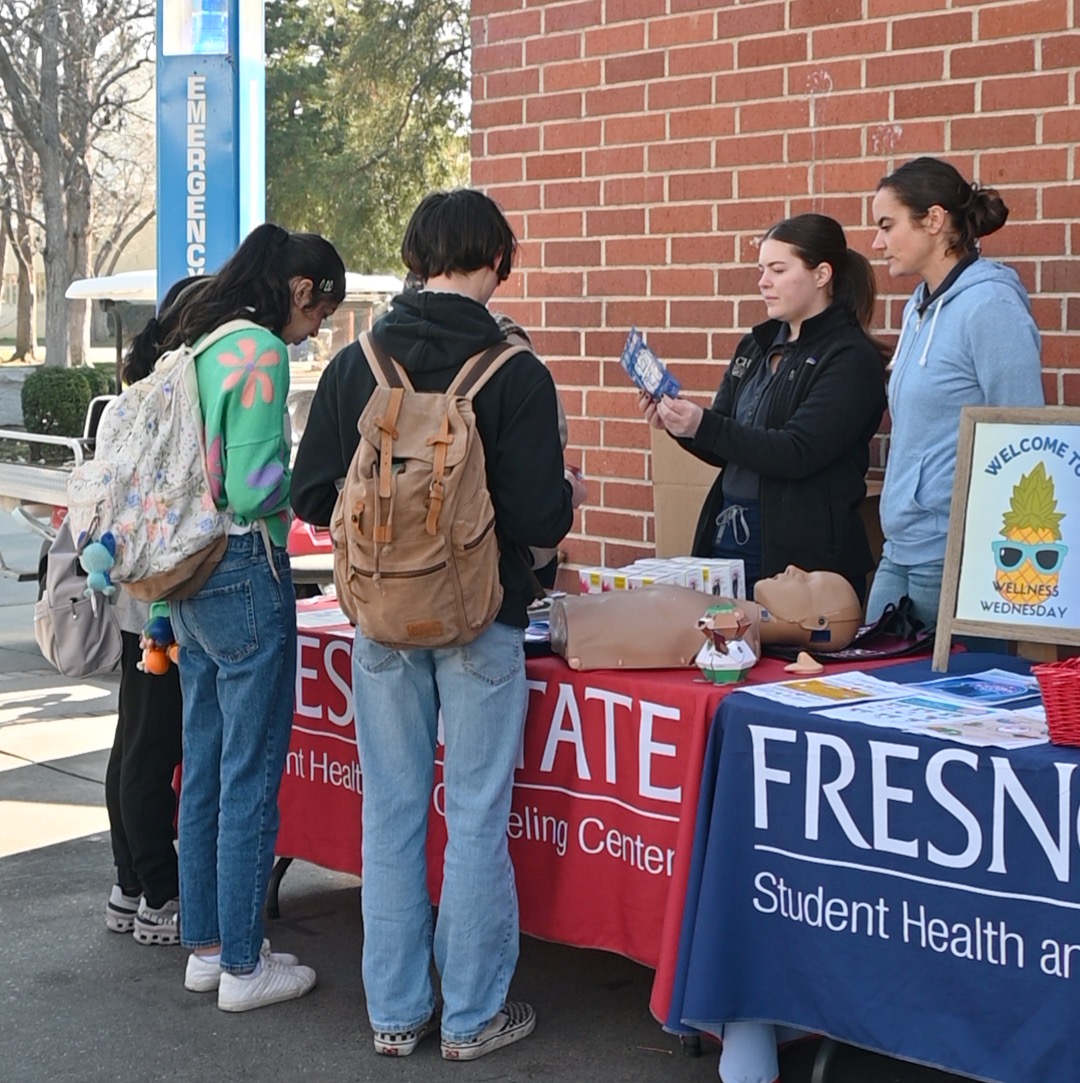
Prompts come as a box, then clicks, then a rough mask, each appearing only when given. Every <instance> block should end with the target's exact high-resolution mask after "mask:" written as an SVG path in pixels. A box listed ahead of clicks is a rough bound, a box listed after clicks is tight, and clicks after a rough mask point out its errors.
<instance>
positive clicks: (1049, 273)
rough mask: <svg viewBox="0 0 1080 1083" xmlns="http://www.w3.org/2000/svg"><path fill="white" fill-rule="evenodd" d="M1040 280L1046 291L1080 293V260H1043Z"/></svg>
mask: <svg viewBox="0 0 1080 1083" xmlns="http://www.w3.org/2000/svg"><path fill="white" fill-rule="evenodd" d="M1040 280H1041V283H1042V290H1043V292H1045V293H1080V260H1075V259H1067V260H1066V259H1062V260H1053V259H1048V260H1043V262H1042V264H1041V266H1040Z"/></svg>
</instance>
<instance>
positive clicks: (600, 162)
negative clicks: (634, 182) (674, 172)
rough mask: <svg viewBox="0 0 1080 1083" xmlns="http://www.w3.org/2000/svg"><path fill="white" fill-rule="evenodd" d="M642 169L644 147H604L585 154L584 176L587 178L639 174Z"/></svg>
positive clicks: (643, 164)
mask: <svg viewBox="0 0 1080 1083" xmlns="http://www.w3.org/2000/svg"><path fill="white" fill-rule="evenodd" d="M644 168H645V148H644V147H632V146H621V147H605V148H602V149H601V150H593V151H586V153H585V175H586V176H588V177H598V176H605V175H611V174H617V173H641V172H642V171H643V170H644Z"/></svg>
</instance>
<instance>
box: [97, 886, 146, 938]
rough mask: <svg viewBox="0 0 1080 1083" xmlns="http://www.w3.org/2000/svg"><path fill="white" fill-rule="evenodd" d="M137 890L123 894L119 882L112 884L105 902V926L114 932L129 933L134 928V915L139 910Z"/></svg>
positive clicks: (139, 896)
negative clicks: (129, 893) (131, 893)
mask: <svg viewBox="0 0 1080 1083" xmlns="http://www.w3.org/2000/svg"><path fill="white" fill-rule="evenodd" d="M141 898H142V896H141V894H140V893H139V892H136V893H135V894H134V895H125V894H124V892H123V890H122V889H121V887H120V885H119V884H113V886H112V891H110V892H109V901H108V902H107V903H106V904H105V927H106V928H108V929H112V931H113V932H114V933H130V932H131V930H132V929H134V928H135V915H136V914H137V913H138V912H139V900H140V899H141Z"/></svg>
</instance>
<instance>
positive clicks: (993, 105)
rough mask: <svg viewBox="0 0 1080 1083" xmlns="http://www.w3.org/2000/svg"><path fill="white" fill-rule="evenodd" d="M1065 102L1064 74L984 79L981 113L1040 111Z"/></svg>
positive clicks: (1066, 89) (1066, 88)
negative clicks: (1002, 110) (996, 110)
mask: <svg viewBox="0 0 1080 1083" xmlns="http://www.w3.org/2000/svg"><path fill="white" fill-rule="evenodd" d="M1068 101H1069V77H1068V75H1066V74H1065V73H1064V72H1055V73H1053V74H1050V75H1034V74H1029V75H1024V76H1015V77H1014V78H1011V79H985V80H983V85H982V100H981V106H982V111H983V112H989V111H992V110H995V109H1011V110H1015V109H1043V108H1046V107H1054V106H1062V105H1067V104H1068Z"/></svg>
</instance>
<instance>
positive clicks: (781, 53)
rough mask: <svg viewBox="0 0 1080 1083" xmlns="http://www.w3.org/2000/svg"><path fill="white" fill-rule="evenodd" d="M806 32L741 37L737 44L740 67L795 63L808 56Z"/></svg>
mask: <svg viewBox="0 0 1080 1083" xmlns="http://www.w3.org/2000/svg"><path fill="white" fill-rule="evenodd" d="M809 48H810V44H809V40H808V38H807V35H806V34H769V35H768V36H767V37H763V38H743V39H742V40H741V41H740V42H739V45H738V58H739V60H738V63H739V67H740V68H772V67H776V65H778V64H797V63H798V62H799V61H801V60H806V59H808V58H809V55H810V53H809Z"/></svg>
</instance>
